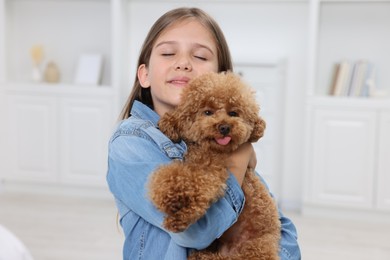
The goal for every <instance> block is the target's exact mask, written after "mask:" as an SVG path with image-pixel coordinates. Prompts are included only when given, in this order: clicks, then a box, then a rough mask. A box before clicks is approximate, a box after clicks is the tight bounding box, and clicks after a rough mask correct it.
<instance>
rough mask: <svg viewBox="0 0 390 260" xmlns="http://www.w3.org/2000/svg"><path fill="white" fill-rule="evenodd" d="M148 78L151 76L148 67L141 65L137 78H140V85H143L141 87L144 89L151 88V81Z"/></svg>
mask: <svg viewBox="0 0 390 260" xmlns="http://www.w3.org/2000/svg"><path fill="white" fill-rule="evenodd" d="M148 76H149V71H148V68H147V67H146V65H145V64H141V65H140V66H139V67H138V70H137V77H138V80H139V83H140V84H141V86H142V87H143V88H148V87H150V81H149V77H148Z"/></svg>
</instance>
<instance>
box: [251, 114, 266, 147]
mask: <svg viewBox="0 0 390 260" xmlns="http://www.w3.org/2000/svg"><path fill="white" fill-rule="evenodd" d="M264 130H265V121H264V120H263V119H262V118H261V117H259V118H258V119H257V120H256V122H255V125H254V127H253V130H252V133H251V136H250V137H249V140H248V141H249V142H257V141H258V140H259V139H260V138H261V137H262V136H263V135H264Z"/></svg>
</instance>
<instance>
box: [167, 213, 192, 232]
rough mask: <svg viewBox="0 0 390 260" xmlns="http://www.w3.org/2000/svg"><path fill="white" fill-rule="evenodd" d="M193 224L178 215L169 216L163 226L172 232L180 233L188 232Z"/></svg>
mask: <svg viewBox="0 0 390 260" xmlns="http://www.w3.org/2000/svg"><path fill="white" fill-rule="evenodd" d="M191 224H192V223H191V221H190V220H189V219H185V218H183V217H180V216H178V215H176V216H167V217H166V218H165V219H164V223H163V226H164V227H165V228H166V229H167V230H169V231H171V232H175V233H178V232H182V231H184V230H186V229H187V228H188V227H189V226H190V225H191Z"/></svg>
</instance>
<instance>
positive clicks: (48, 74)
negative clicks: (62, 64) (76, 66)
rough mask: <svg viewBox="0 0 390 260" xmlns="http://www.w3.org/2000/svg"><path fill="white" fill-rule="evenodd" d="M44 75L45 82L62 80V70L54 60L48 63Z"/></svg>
mask: <svg viewBox="0 0 390 260" xmlns="http://www.w3.org/2000/svg"><path fill="white" fill-rule="evenodd" d="M44 76H45V82H48V83H58V82H59V81H60V71H59V69H58V66H57V65H56V64H55V63H54V62H53V61H50V62H49V63H48V64H47V66H46V69H45V73H44Z"/></svg>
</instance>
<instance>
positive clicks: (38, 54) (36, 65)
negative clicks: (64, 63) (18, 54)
mask: <svg viewBox="0 0 390 260" xmlns="http://www.w3.org/2000/svg"><path fill="white" fill-rule="evenodd" d="M30 55H31V59H32V61H33V68H32V74H31V78H32V80H33V81H34V82H41V81H42V71H41V68H40V66H41V63H42V60H43V47H42V45H34V46H32V47H31V49H30Z"/></svg>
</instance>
